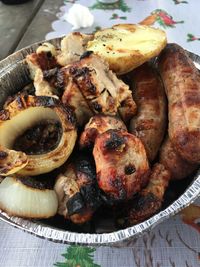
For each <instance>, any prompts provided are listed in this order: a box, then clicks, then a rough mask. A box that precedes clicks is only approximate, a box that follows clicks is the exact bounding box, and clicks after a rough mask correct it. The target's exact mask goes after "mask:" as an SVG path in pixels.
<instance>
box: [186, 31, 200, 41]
mask: <svg viewBox="0 0 200 267" xmlns="http://www.w3.org/2000/svg"><path fill="white" fill-rule="evenodd" d="M193 41H200V38H199V37H196V36H194V35H193V34H192V33H188V34H187V42H193Z"/></svg>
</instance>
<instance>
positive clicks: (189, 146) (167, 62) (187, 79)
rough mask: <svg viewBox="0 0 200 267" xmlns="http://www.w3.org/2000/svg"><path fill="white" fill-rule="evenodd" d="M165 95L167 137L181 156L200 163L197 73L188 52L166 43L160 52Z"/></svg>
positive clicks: (199, 115)
mask: <svg viewBox="0 0 200 267" xmlns="http://www.w3.org/2000/svg"><path fill="white" fill-rule="evenodd" d="M158 66H159V70H160V73H161V76H162V79H163V82H164V85H165V90H166V94H167V97H168V110H169V116H168V117H169V131H168V132H169V139H170V140H171V142H172V144H173V145H174V147H175V148H176V150H177V151H178V153H179V154H180V156H181V157H182V158H183V159H185V160H187V161H189V162H193V163H197V164H198V163H200V74H199V70H198V69H197V68H196V67H195V65H194V63H193V61H192V59H190V58H189V55H188V54H187V52H186V51H185V50H184V49H183V48H182V47H180V46H179V45H177V44H168V45H167V46H166V48H165V49H164V50H163V51H162V53H161V55H160V56H159V62H158Z"/></svg>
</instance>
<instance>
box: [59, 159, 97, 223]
mask: <svg viewBox="0 0 200 267" xmlns="http://www.w3.org/2000/svg"><path fill="white" fill-rule="evenodd" d="M54 190H55V191H56V193H57V196H58V202H59V207H58V213H59V214H60V215H63V216H64V217H65V218H67V219H69V220H71V221H72V222H74V223H77V224H81V223H84V222H86V221H88V220H90V219H91V218H92V215H93V213H94V211H95V210H96V209H97V208H98V207H99V206H100V205H101V199H100V193H99V189H98V187H97V183H96V172H95V165H94V163H93V161H92V160H91V159H90V158H88V157H87V156H85V155H83V154H82V155H81V156H78V157H76V159H75V160H73V163H70V164H68V165H67V166H66V170H65V172H64V173H63V174H60V175H59V176H58V178H57V181H56V184H55V187H54Z"/></svg>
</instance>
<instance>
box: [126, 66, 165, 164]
mask: <svg viewBox="0 0 200 267" xmlns="http://www.w3.org/2000/svg"><path fill="white" fill-rule="evenodd" d="M128 78H129V80H130V82H131V87H132V91H133V98H134V100H135V101H136V104H137V110H138V112H137V114H136V116H134V117H133V118H132V119H131V121H130V127H129V130H130V132H131V133H133V134H135V135H136V136H137V137H138V138H140V139H141V141H142V142H143V144H144V147H145V149H146V152H147V157H148V159H149V160H150V161H153V160H154V159H155V157H156V155H157V152H158V150H159V147H160V144H161V142H162V140H163V137H164V134H165V129H166V122H167V114H166V113H167V111H166V96H165V93H164V87H163V84H162V81H161V80H160V77H159V75H158V73H157V72H156V71H155V69H154V68H153V67H152V66H151V65H150V64H148V63H145V64H143V65H142V66H140V67H139V68H137V69H135V70H134V71H133V72H131V73H130V74H129V75H128Z"/></svg>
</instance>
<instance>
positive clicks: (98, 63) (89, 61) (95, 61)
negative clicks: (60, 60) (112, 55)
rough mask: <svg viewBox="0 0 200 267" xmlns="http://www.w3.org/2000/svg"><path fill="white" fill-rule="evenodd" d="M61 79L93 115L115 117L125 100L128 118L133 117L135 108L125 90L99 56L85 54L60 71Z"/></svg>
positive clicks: (128, 91) (130, 94)
mask: <svg viewBox="0 0 200 267" xmlns="http://www.w3.org/2000/svg"><path fill="white" fill-rule="evenodd" d="M62 76H63V85H64V87H65V86H68V90H70V88H69V83H70V85H71V86H72V87H73V83H75V84H76V85H77V86H78V88H79V90H80V92H81V93H82V95H83V96H84V98H85V99H86V101H87V103H88V105H89V107H90V108H91V110H92V111H93V112H94V113H104V114H109V115H116V114H117V112H118V108H120V107H121V104H122V103H124V105H125V106H126V100H127V102H128V106H129V108H130V110H129V116H130V114H132V115H133V114H135V112H136V105H135V102H134V101H133V99H132V93H131V91H130V90H129V88H128V86H127V85H126V84H125V83H124V82H122V81H121V80H119V79H118V78H117V77H116V75H115V74H114V73H113V72H112V71H110V70H109V68H108V64H107V63H106V62H104V61H103V60H102V59H101V58H100V57H99V56H97V55H94V54H90V53H87V54H86V55H85V56H84V57H82V59H81V60H80V61H77V62H75V63H73V64H70V65H68V66H67V67H65V68H62V69H61V70H60V74H59V77H62ZM123 107H124V106H123ZM75 108H77V107H75ZM124 117H126V115H124Z"/></svg>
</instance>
